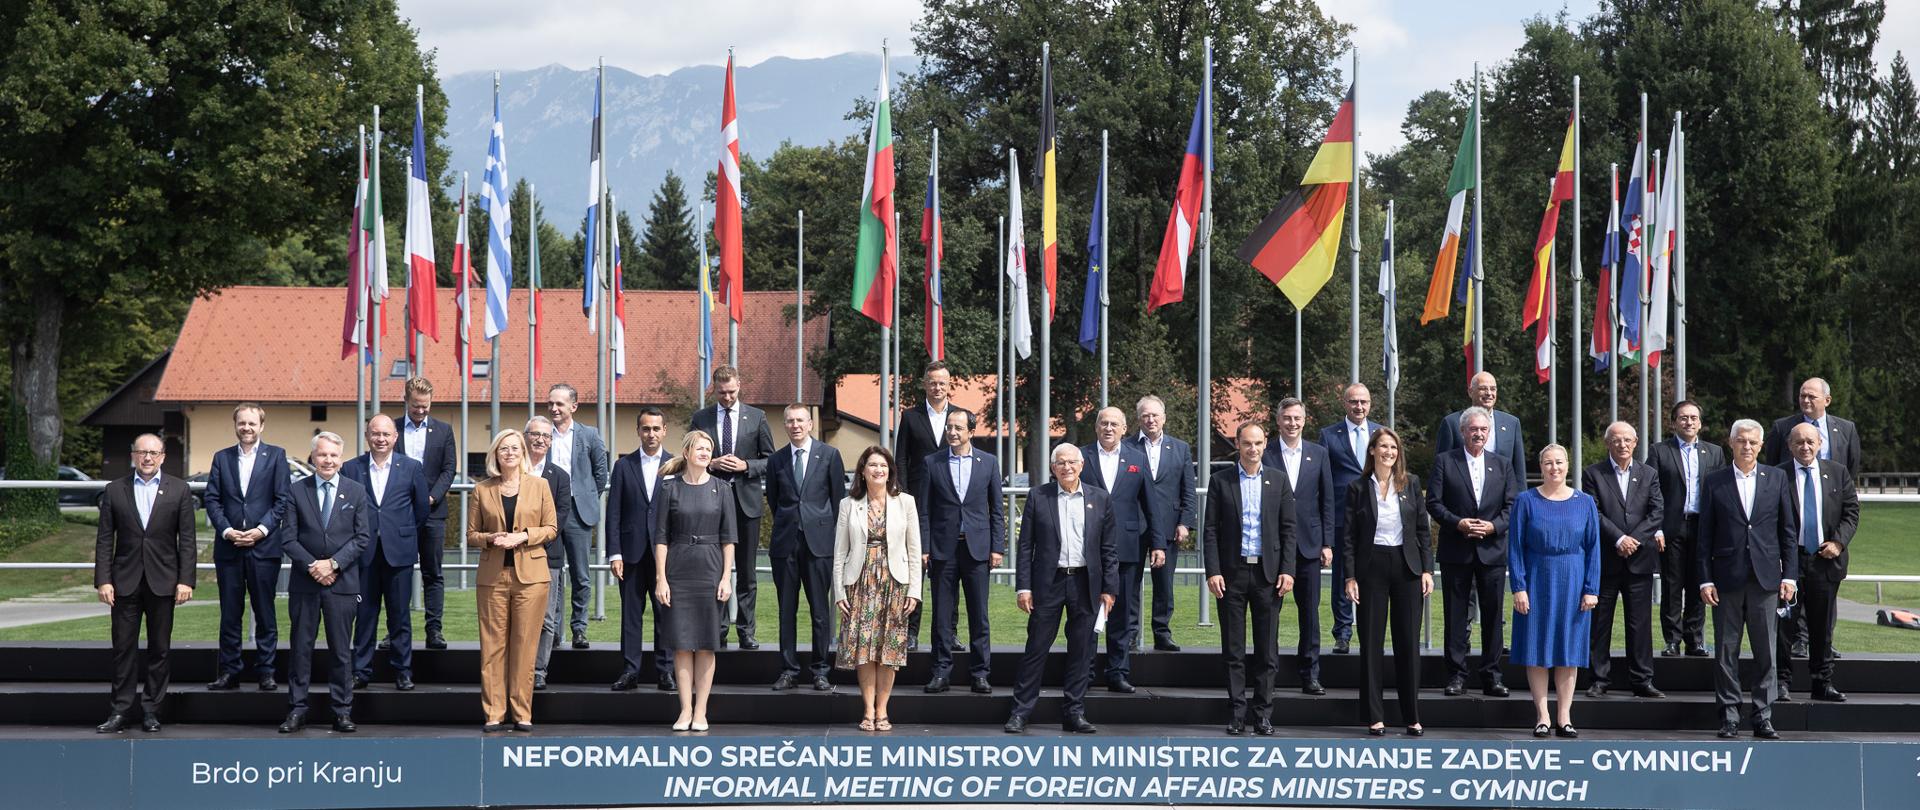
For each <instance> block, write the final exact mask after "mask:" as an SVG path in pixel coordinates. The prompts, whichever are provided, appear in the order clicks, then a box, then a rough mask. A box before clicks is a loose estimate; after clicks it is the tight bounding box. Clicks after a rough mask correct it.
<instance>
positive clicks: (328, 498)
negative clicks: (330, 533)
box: [320, 481, 333, 529]
mask: <svg viewBox="0 0 1920 810" xmlns="http://www.w3.org/2000/svg"><path fill="white" fill-rule="evenodd" d="M332 519H333V482H332V481H321V482H320V528H322V529H325V528H326V527H327V522H328V521H330V520H332Z"/></svg>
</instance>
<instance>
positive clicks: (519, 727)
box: [513, 723, 533, 734]
mask: <svg viewBox="0 0 1920 810" xmlns="http://www.w3.org/2000/svg"><path fill="white" fill-rule="evenodd" d="M513 730H514V731H518V732H520V733H522V734H532V733H533V724H532V723H514V724H513Z"/></svg>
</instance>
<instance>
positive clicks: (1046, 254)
mask: <svg viewBox="0 0 1920 810" xmlns="http://www.w3.org/2000/svg"><path fill="white" fill-rule="evenodd" d="M1053 142H1054V137H1053V69H1052V68H1051V67H1050V66H1049V65H1048V60H1047V58H1046V56H1045V54H1044V53H1043V54H1042V56H1041V59H1040V165H1039V166H1037V167H1036V168H1038V169H1039V170H1040V284H1041V286H1042V287H1043V288H1044V289H1043V290H1042V292H1043V293H1044V294H1045V295H1046V297H1047V320H1048V321H1049V322H1051V321H1052V320H1053V311H1054V305H1055V300H1054V299H1056V298H1058V297H1059V290H1060V228H1059V223H1058V220H1059V217H1060V205H1059V203H1058V202H1057V201H1056V200H1055V197H1056V196H1057V195H1056V193H1055V187H1054V178H1056V177H1058V176H1059V173H1058V172H1056V171H1055V170H1054V143H1053Z"/></svg>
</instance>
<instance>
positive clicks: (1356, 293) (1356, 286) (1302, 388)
mask: <svg viewBox="0 0 1920 810" xmlns="http://www.w3.org/2000/svg"><path fill="white" fill-rule="evenodd" d="M1352 54H1353V80H1352V82H1350V83H1349V85H1348V90H1347V95H1348V96H1349V97H1351V98H1352V99H1353V116H1354V118H1353V121H1354V125H1353V135H1352V137H1351V139H1350V145H1351V146H1352V151H1353V154H1352V155H1351V157H1352V159H1353V167H1352V169H1353V185H1352V186H1351V188H1352V190H1353V193H1352V194H1350V195H1348V196H1350V197H1351V198H1352V200H1351V204H1352V205H1353V211H1352V212H1351V214H1350V215H1349V216H1348V219H1349V220H1350V224H1351V227H1350V228H1349V229H1348V231H1347V232H1348V234H1350V237H1351V238H1350V239H1349V240H1348V244H1349V246H1350V251H1349V253H1350V255H1351V256H1352V261H1351V262H1350V265H1351V268H1352V276H1353V313H1352V316H1351V317H1350V318H1348V332H1349V333H1350V334H1349V340H1348V360H1349V362H1348V364H1347V367H1348V371H1349V374H1348V377H1347V379H1348V380H1349V381H1351V382H1356V383H1357V382H1359V381H1360V49H1359V48H1354V49H1352ZM1298 323H1299V315H1298V313H1297V312H1296V314H1295V325H1296V326H1297V325H1298ZM1294 345H1295V346H1298V345H1299V343H1298V342H1297V341H1296V342H1295V344H1294ZM1293 386H1294V389H1295V394H1294V395H1295V396H1304V395H1305V393H1306V390H1307V388H1306V385H1305V384H1304V383H1303V382H1301V381H1300V380H1298V379H1297V378H1296V379H1295V381H1294V384H1293Z"/></svg>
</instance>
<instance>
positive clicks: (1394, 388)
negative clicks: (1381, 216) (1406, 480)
mask: <svg viewBox="0 0 1920 810" xmlns="http://www.w3.org/2000/svg"><path fill="white" fill-rule="evenodd" d="M1393 217H1394V211H1393V200H1387V243H1386V244H1385V245H1384V246H1383V247H1384V248H1386V251H1387V279H1388V285H1389V286H1388V287H1387V289H1388V290H1391V291H1392V293H1393V294H1392V295H1390V296H1388V297H1387V300H1386V302H1385V305H1386V307H1387V313H1388V314H1387V317H1390V318H1398V317H1399V314H1398V313H1396V312H1394V310H1395V308H1396V305H1397V304H1398V303H1399V301H1400V278H1399V276H1400V268H1399V267H1397V266H1395V265H1394V263H1393V255H1394V250H1395V249H1396V248H1397V247H1398V245H1397V244H1396V243H1395V241H1394V240H1396V239H1399V238H1400V237H1399V236H1397V235H1395V234H1394V232H1393V231H1394V227H1393V226H1394V224H1395V222H1394V219H1393ZM1396 332H1397V330H1396ZM1382 337H1383V338H1384V337H1387V336H1385V335H1382ZM1392 338H1393V343H1392V344H1391V345H1390V346H1389V348H1390V349H1391V350H1392V352H1393V354H1394V360H1393V362H1394V365H1395V366H1398V365H1399V363H1400V358H1399V354H1400V346H1399V343H1400V337H1399V335H1398V334H1395V335H1393V336H1392ZM1381 371H1382V372H1383V373H1384V372H1385V371H1386V370H1385V369H1382V370H1381ZM1396 376H1398V375H1397V374H1395V375H1388V376H1387V378H1386V383H1387V427H1389V428H1393V429H1395V430H1399V428H1397V427H1395V425H1398V424H1399V420H1397V419H1395V418H1394V416H1395V408H1394V406H1395V404H1396V403H1395V400H1397V399H1398V398H1399V393H1400V386H1399V385H1397V384H1396V383H1395V382H1394V377H1396Z"/></svg>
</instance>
